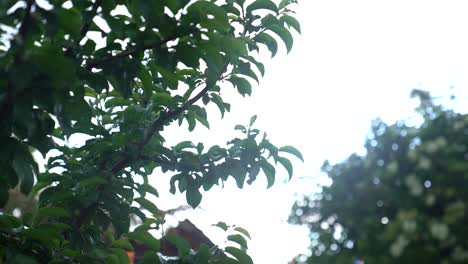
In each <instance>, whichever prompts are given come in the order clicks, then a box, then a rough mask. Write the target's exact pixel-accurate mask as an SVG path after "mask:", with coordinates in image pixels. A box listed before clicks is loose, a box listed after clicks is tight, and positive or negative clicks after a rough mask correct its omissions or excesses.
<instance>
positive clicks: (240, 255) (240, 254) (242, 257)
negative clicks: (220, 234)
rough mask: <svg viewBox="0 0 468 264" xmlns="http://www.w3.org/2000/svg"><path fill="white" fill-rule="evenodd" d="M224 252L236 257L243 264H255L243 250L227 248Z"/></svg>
mask: <svg viewBox="0 0 468 264" xmlns="http://www.w3.org/2000/svg"><path fill="white" fill-rule="evenodd" d="M224 250H225V251H226V252H227V253H229V254H231V255H232V256H234V257H235V258H236V259H237V260H239V262H240V263H242V264H253V261H252V259H251V258H250V256H249V255H247V253H245V251H243V250H240V249H238V248H235V247H226V248H225V249H224Z"/></svg>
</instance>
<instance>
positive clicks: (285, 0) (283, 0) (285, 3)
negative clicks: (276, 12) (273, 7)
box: [278, 0, 293, 9]
mask: <svg viewBox="0 0 468 264" xmlns="http://www.w3.org/2000/svg"><path fill="white" fill-rule="evenodd" d="M292 1H293V0H281V2H280V3H279V5H278V7H279V8H280V9H283V8H285V7H287V6H288V5H289V4H291V2H292Z"/></svg>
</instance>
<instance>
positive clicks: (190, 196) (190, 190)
mask: <svg viewBox="0 0 468 264" xmlns="http://www.w3.org/2000/svg"><path fill="white" fill-rule="evenodd" d="M186 198H187V202H188V204H189V205H190V206H192V207H193V208H195V207H197V206H198V205H199V204H200V202H201V200H202V194H201V193H200V190H199V189H198V187H196V186H193V184H189V185H188V187H187V192H186Z"/></svg>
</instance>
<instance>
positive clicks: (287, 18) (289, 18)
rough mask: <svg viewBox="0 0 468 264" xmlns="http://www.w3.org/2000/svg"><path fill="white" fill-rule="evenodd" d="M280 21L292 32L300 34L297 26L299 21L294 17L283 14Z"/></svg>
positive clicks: (299, 28)
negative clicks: (291, 29) (292, 30)
mask: <svg viewBox="0 0 468 264" xmlns="http://www.w3.org/2000/svg"><path fill="white" fill-rule="evenodd" d="M280 20H281V21H283V22H284V23H286V24H287V25H288V26H290V27H292V28H294V30H296V31H297V33H299V34H300V33H301V25H300V24H299V21H297V20H296V19H295V18H294V17H292V16H289V15H287V14H284V15H283V16H282V17H281V18H280Z"/></svg>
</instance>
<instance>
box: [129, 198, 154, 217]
mask: <svg viewBox="0 0 468 264" xmlns="http://www.w3.org/2000/svg"><path fill="white" fill-rule="evenodd" d="M134 201H135V202H137V203H139V204H140V205H141V206H142V207H143V208H145V209H146V210H148V211H149V212H150V213H152V214H153V215H158V214H159V210H158V207H156V205H155V204H154V203H152V202H150V201H148V200H147V199H145V198H143V197H138V198H135V200H134Z"/></svg>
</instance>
